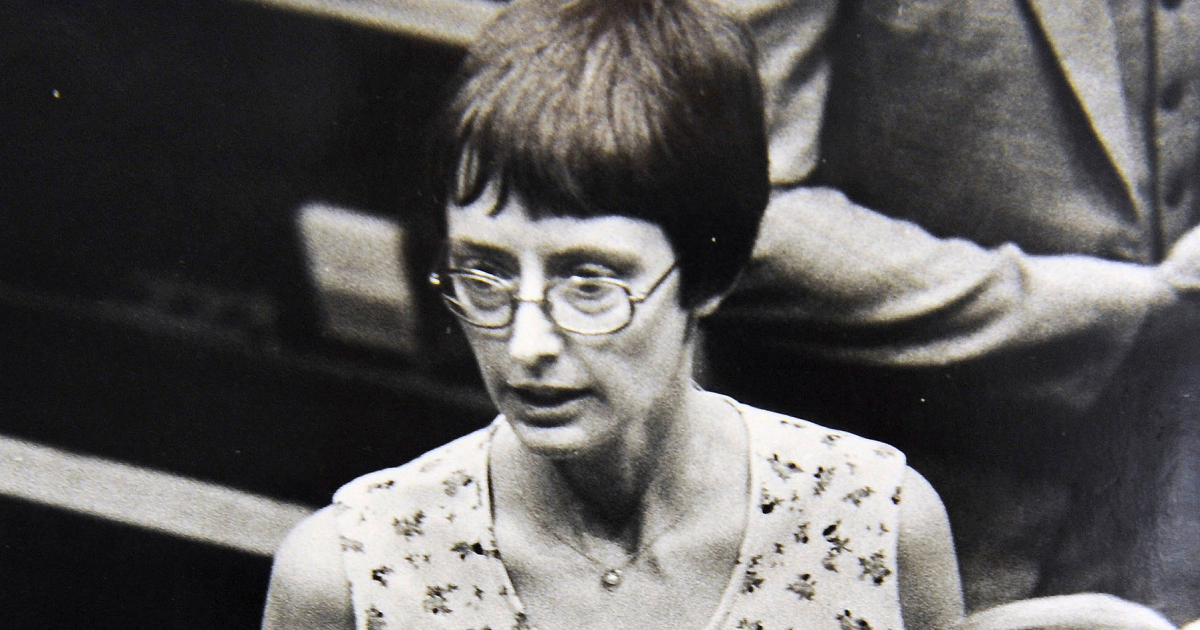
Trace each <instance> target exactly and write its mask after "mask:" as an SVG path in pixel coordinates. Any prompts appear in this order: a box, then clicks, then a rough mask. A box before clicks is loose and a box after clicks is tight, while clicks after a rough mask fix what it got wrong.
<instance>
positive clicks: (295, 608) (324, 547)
mask: <svg viewBox="0 0 1200 630" xmlns="http://www.w3.org/2000/svg"><path fill="white" fill-rule="evenodd" d="M262 627H263V630H306V629H311V630H333V629H337V628H345V629H346V630H353V628H354V609H353V606H352V605H351V601H350V586H349V584H348V583H347V582H346V578H345V571H344V570H343V568H342V559H341V546H340V544H339V542H338V535H337V529H336V527H335V526H334V520H333V510H332V509H331V508H325V509H323V510H321V511H319V512H317V513H316V514H313V515H312V516H310V517H308V518H307V519H305V520H304V521H302V522H301V523H300V524H299V525H297V526H296V527H295V529H293V530H292V531H291V532H290V533H289V534H288V536H287V538H285V539H284V541H283V543H281V544H280V546H279V549H278V550H277V551H276V552H275V564H274V566H272V568H271V586H270V589H269V590H268V591H267V606H266V611H265V612H264V614H263V624H262Z"/></svg>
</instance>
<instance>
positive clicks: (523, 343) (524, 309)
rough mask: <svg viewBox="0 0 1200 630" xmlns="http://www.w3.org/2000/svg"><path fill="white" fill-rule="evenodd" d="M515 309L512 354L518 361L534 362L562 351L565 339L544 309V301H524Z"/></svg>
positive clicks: (509, 339) (509, 343)
mask: <svg viewBox="0 0 1200 630" xmlns="http://www.w3.org/2000/svg"><path fill="white" fill-rule="evenodd" d="M516 308H517V311H516V312H515V313H513V321H512V334H511V335H510V336H509V338H508V354H509V356H511V357H512V359H513V360H514V361H517V362H519V363H521V364H524V365H526V366H530V367H532V366H534V365H537V364H538V363H541V362H544V361H546V360H547V359H550V358H553V357H556V356H558V354H559V353H560V352H562V346H563V339H562V336H561V334H560V333H559V331H558V329H557V328H556V327H555V326H554V323H553V322H551V321H550V318H549V317H547V316H546V313H545V312H544V311H543V310H542V303H541V302H534V301H521V302H518V303H517V307H516Z"/></svg>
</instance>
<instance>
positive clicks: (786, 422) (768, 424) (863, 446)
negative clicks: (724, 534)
mask: <svg viewBox="0 0 1200 630" xmlns="http://www.w3.org/2000/svg"><path fill="white" fill-rule="evenodd" d="M735 404H737V405H738V408H739V409H740V410H741V412H742V414H743V416H744V417H745V418H746V425H747V426H748V427H749V428H750V435H751V441H752V446H753V448H754V450H755V451H756V452H757V453H764V452H766V451H770V452H772V453H778V454H779V455H780V456H783V452H785V451H786V452H787V453H788V455H790V456H792V457H793V458H806V459H811V458H813V457H819V458H822V459H827V460H830V461H838V460H843V461H845V462H847V463H848V464H851V465H853V466H854V467H857V466H861V465H868V466H870V467H873V468H878V469H881V470H888V471H891V473H892V474H893V475H903V471H904V470H905V469H906V465H905V461H906V460H905V457H904V453H902V452H901V451H900V450H899V449H897V448H895V447H894V446H891V445H890V444H885V443H883V442H878V441H876V440H871V439H868V438H864V437H861V436H858V435H855V434H853V433H849V432H846V431H839V430H837V429H831V428H828V427H824V426H821V425H819V424H816V423H814V422H809V421H807V420H801V419H799V418H793V417H791V416H787V415H784V414H781V413H775V412H773V411H767V410H765V409H758V408H756V407H751V406H750V405H745V404H741V403H735Z"/></svg>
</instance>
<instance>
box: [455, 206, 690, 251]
mask: <svg viewBox="0 0 1200 630" xmlns="http://www.w3.org/2000/svg"><path fill="white" fill-rule="evenodd" d="M488 197H489V195H483V196H482V197H481V199H480V200H478V201H476V202H475V203H473V204H470V205H466V206H450V207H449V208H448V209H447V210H446V228H447V237H448V239H449V243H450V247H451V250H452V251H454V250H456V249H458V250H461V249H463V248H467V249H472V248H480V249H486V250H495V251H500V252H505V253H509V254H511V255H513V256H520V255H521V254H536V255H538V256H540V257H543V258H548V257H553V256H555V255H568V254H570V255H578V254H580V253H591V254H594V255H596V256H600V257H612V258H617V259H622V260H647V261H650V260H653V261H658V260H660V259H661V260H671V259H672V258H673V253H672V250H671V244H670V242H669V241H668V240H667V237H666V234H665V233H664V232H663V230H662V228H660V227H659V226H657V225H655V224H653V223H650V222H649V221H645V220H642V219H635V218H631V217H625V216H619V215H604V216H598V217H590V218H575V217H565V216H552V215H543V216H539V217H538V218H536V219H533V218H530V212H529V211H528V210H527V209H526V206H525V205H524V202H523V201H522V200H521V199H520V198H519V197H517V196H516V195H511V196H509V198H508V199H507V200H506V202H505V203H504V205H503V206H502V207H501V208H499V209H497V208H495V205H494V203H495V198H494V197H491V199H488Z"/></svg>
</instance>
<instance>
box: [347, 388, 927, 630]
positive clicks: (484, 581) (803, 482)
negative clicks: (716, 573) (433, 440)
mask: <svg viewBox="0 0 1200 630" xmlns="http://www.w3.org/2000/svg"><path fill="white" fill-rule="evenodd" d="M730 402H731V404H733V405H735V406H736V407H737V408H738V410H739V411H740V412H741V414H742V417H743V419H744V420H745V422H746V425H747V427H748V430H749V435H750V445H751V457H752V461H751V462H750V482H751V485H750V487H751V488H752V489H754V495H753V496H751V497H749V500H748V510H749V514H748V518H747V521H746V532H745V538H744V540H743V542H742V546H741V551H740V554H739V557H738V563H737V566H736V567H735V569H734V572H733V575H732V576H731V579H730V582H729V584H728V586H727V588H726V590H725V592H724V595H723V597H722V599H721V602H720V604H719V605H718V607H717V612H716V613H715V614H714V616H713V617H712V619H711V620H710V621H709V623H708V626H707V627H706V628H703V629H701V628H697V630H901V628H903V623H902V621H901V616H900V604H899V592H898V588H897V584H896V533H897V531H898V523H897V514H898V507H897V506H898V505H899V503H900V501H901V499H902V488H901V481H902V479H903V477H904V472H905V461H904V456H903V455H902V454H901V453H900V452H899V451H897V450H896V449H894V448H892V447H890V446H887V445H885V444H881V443H879V442H873V441H870V440H866V439H863V438H860V437H857V436H854V435H850V434H847V433H843V432H838V431H832V430H829V429H826V428H823V427H820V426H818V425H815V424H812V423H809V422H805V421H802V420H796V419H794V418H790V417H787V416H783V415H779V414H774V413H771V412H767V411H763V410H760V409H755V408H752V407H749V406H746V405H741V404H739V403H736V402H733V401H730ZM502 422H504V419H503V417H499V418H497V419H496V421H495V422H494V423H493V424H492V425H491V426H490V427H488V428H485V429H482V430H480V431H476V432H475V433H472V434H470V435H467V436H465V437H463V438H460V439H458V440H456V441H454V442H451V443H450V444H447V445H445V446H442V447H440V448H438V449H435V450H433V451H430V452H429V453H426V454H425V455H423V456H421V457H420V458H418V459H416V460H414V461H412V462H410V463H408V464H406V465H404V466H400V467H398V468H391V469H387V470H381V471H377V472H374V473H371V474H368V475H365V476H363V477H360V478H358V479H356V480H355V481H352V482H350V483H349V484H347V485H346V486H344V487H343V488H341V489H340V490H339V491H338V492H337V494H336V495H335V496H334V505H335V506H336V507H335V509H336V510H337V527H338V533H339V536H340V540H341V545H342V549H343V553H342V557H343V560H344V566H345V569H346V576H347V580H348V581H349V584H350V587H351V594H352V599H353V604H354V609H355V618H356V624H357V627H358V628H359V630H426V629H428V630H534V629H533V628H532V626H531V625H530V623H529V621H528V620H527V619H526V617H525V614H524V612H523V606H522V604H521V601H520V599H519V598H518V595H517V593H516V591H515V590H514V589H513V586H512V584H511V582H510V581H509V578H508V573H507V572H506V570H505V568H504V563H503V561H502V559H501V557H500V552H499V550H498V549H497V547H496V542H495V537H494V535H493V528H492V517H491V506H490V502H489V492H488V487H487V484H488V473H487V471H488V453H489V450H490V444H491V437H492V435H493V434H494V432H495V428H496V426H497V425H498V423H502Z"/></svg>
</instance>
